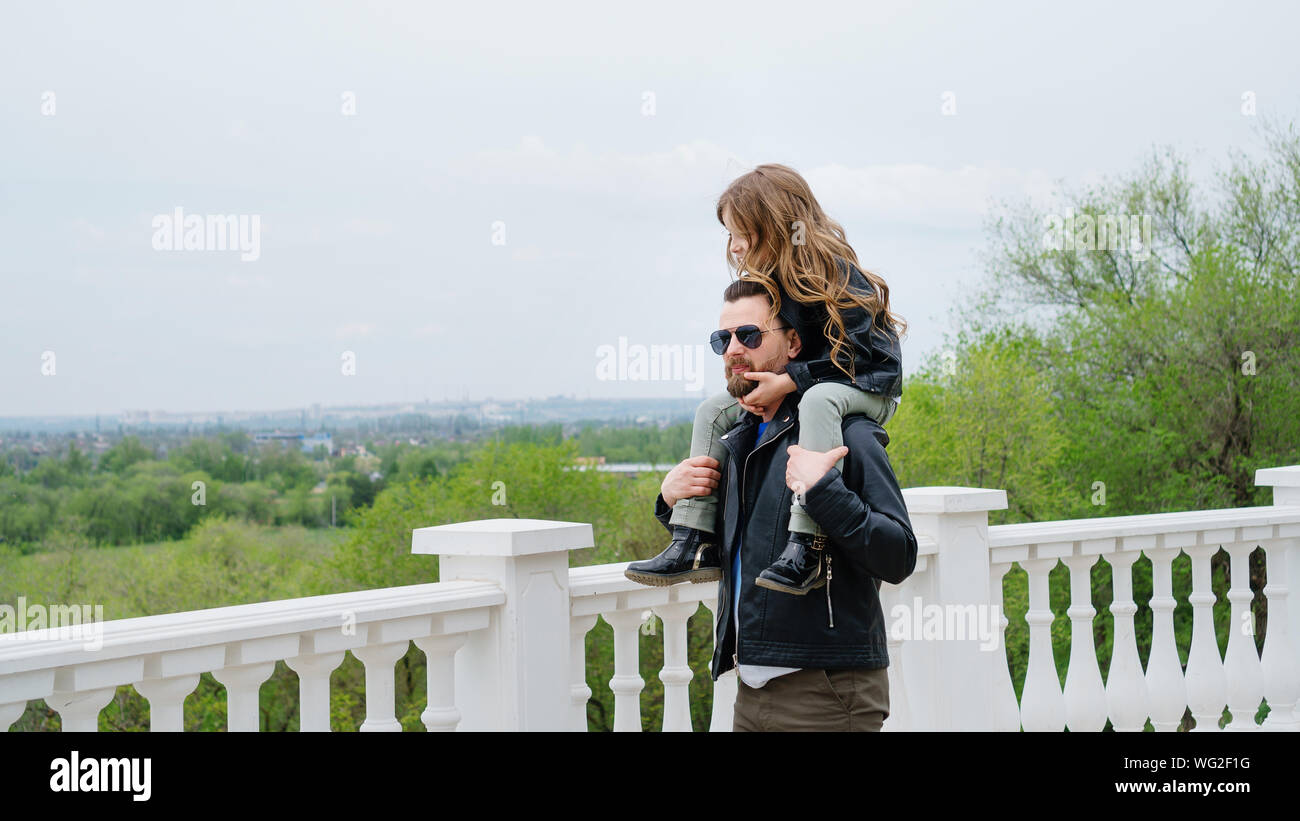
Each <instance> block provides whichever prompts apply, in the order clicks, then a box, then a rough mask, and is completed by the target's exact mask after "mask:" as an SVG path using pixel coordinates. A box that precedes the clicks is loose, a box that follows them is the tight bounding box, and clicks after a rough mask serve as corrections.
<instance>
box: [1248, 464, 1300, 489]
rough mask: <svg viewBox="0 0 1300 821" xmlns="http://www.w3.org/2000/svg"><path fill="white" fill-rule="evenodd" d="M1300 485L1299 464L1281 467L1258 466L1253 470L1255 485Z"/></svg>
mask: <svg viewBox="0 0 1300 821" xmlns="http://www.w3.org/2000/svg"><path fill="white" fill-rule="evenodd" d="M1266 485H1272V486H1274V487H1300V465H1288V466H1286V467H1281V468H1259V469H1258V470H1256V471H1255V486H1256V487H1264V486H1266Z"/></svg>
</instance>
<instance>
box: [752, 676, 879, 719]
mask: <svg viewBox="0 0 1300 821" xmlns="http://www.w3.org/2000/svg"><path fill="white" fill-rule="evenodd" d="M737 683H738V685H739V686H738V687H737V688H736V690H737V692H736V706H735V709H734V710H733V716H734V718H733V723H732V727H731V729H732V731H733V732H737V733H741V732H879V731H880V726H881V725H882V724H883V723H884V721H885V719H886V718H888V717H889V668H887V667H881V668H879V669H877V670H864V669H843V670H820V669H804V670H799V671H797V672H794V673H786V674H785V675H783V676H777V677H776V678H774V679H771V680H770V681H768V682H767V684H764V685H763V686H762V687H750V686H749V685H748V684H746V683H745V682H744V681H741V680H739V679H738V681H737Z"/></svg>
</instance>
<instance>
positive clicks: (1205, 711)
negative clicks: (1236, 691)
mask: <svg viewBox="0 0 1300 821" xmlns="http://www.w3.org/2000/svg"><path fill="white" fill-rule="evenodd" d="M1184 549H1185V550H1186V551H1187V555H1189V556H1191V557H1192V594H1191V595H1190V596H1188V601H1190V602H1191V603H1192V649H1191V652H1189V653H1188V654H1187V705H1188V706H1189V707H1191V709H1192V716H1193V717H1194V718H1195V719H1196V727H1194V728H1193V729H1192V732H1202V733H1204V732H1215V731H1218V729H1219V719H1220V718H1222V716H1223V708H1224V706H1225V705H1226V704H1227V703H1228V680H1227V676H1225V675H1224V672H1223V659H1222V658H1221V657H1220V656H1219V643H1218V641H1217V640H1216V639H1215V637H1214V602H1215V601H1216V597H1215V595H1214V590H1213V589H1212V588H1211V586H1210V557H1211V556H1213V555H1214V554H1215V553H1216V552H1218V550H1219V546H1218V545H1217V544H1202V545H1192V546H1189V547H1186V548H1184Z"/></svg>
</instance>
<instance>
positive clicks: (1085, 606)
mask: <svg viewBox="0 0 1300 821" xmlns="http://www.w3.org/2000/svg"><path fill="white" fill-rule="evenodd" d="M1103 541H1106V540H1103ZM1094 547H1096V545H1094ZM1101 547H1102V548H1103V549H1106V548H1108V549H1109V550H1114V549H1115V540H1114V539H1110V540H1109V541H1108V542H1106V543H1105V544H1103V545H1101ZM1062 561H1063V562H1064V563H1065V566H1066V567H1068V568H1070V606H1069V608H1067V609H1066V611H1065V614H1066V615H1067V616H1068V617H1069V618H1070V666H1069V668H1068V669H1066V671H1065V690H1064V692H1063V693H1062V695H1063V697H1064V698H1065V726H1066V727H1069V728H1070V732H1072V733H1082V732H1094V733H1095V732H1101V731H1102V730H1103V729H1105V727H1106V713H1107V709H1106V686H1105V685H1104V684H1102V683H1101V668H1100V667H1099V666H1098V664H1097V647H1096V645H1095V644H1094V643H1093V640H1092V620H1093V618H1094V617H1095V616H1096V615H1097V609H1096V608H1095V607H1093V606H1092V566H1093V565H1094V564H1096V563H1097V554H1095V553H1089V554H1084V555H1074V556H1067V557H1065V558H1064V559H1062Z"/></svg>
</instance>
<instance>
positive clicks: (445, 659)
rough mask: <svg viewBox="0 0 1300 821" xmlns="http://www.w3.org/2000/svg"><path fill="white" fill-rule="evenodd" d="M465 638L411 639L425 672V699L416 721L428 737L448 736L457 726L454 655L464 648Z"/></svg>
mask: <svg viewBox="0 0 1300 821" xmlns="http://www.w3.org/2000/svg"><path fill="white" fill-rule="evenodd" d="M467 638H468V635H467V634H465V633H452V634H449V635H445V636H425V637H422V638H418V639H415V646H416V647H419V648H420V650H421V651H423V652H424V662H425V669H426V670H427V671H428V699H427V701H426V706H425V708H424V712H422V713H420V721H422V722H424V727H425V729H426V730H428V731H429V732H431V733H437V732H444V733H449V732H452V731H453V730H455V729H456V725H457V724H459V723H460V710H458V709H457V708H456V651H457V650H459V649H460V648H461V647H463V646H464V644H465V640H466V639H467Z"/></svg>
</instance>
